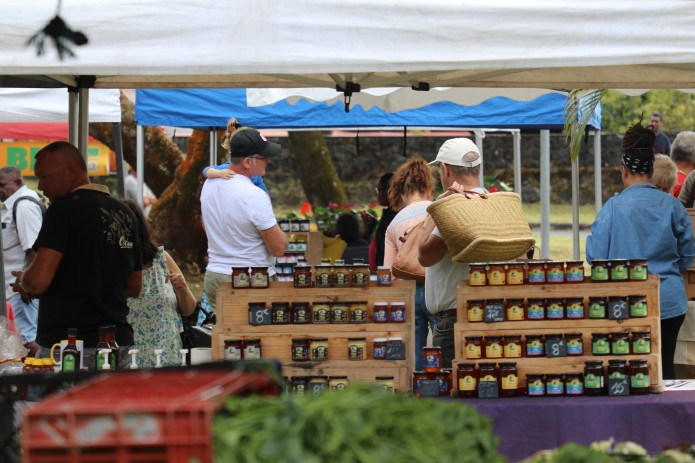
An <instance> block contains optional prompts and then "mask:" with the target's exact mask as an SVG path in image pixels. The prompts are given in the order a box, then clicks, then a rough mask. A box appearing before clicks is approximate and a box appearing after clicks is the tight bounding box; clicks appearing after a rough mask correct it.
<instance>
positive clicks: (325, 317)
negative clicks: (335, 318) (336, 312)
mask: <svg viewBox="0 0 695 463" xmlns="http://www.w3.org/2000/svg"><path fill="white" fill-rule="evenodd" d="M331 320H332V312H331V304H330V303H328V302H314V304H313V305H312V306H311V321H312V322H313V323H317V324H318V323H330V322H331Z"/></svg>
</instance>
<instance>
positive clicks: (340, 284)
mask: <svg viewBox="0 0 695 463" xmlns="http://www.w3.org/2000/svg"><path fill="white" fill-rule="evenodd" d="M333 286H335V287H336V288H348V287H350V286H352V269H351V268H350V266H349V265H340V266H339V265H337V264H336V266H335V267H334V271H333Z"/></svg>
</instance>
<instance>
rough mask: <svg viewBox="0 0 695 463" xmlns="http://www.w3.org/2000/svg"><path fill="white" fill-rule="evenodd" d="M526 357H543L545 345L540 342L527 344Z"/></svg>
mask: <svg viewBox="0 0 695 463" xmlns="http://www.w3.org/2000/svg"><path fill="white" fill-rule="evenodd" d="M526 355H528V356H529V357H537V356H540V355H543V343H542V342H541V341H539V340H535V341H531V342H527V343H526Z"/></svg>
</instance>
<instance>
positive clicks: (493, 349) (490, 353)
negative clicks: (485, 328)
mask: <svg viewBox="0 0 695 463" xmlns="http://www.w3.org/2000/svg"><path fill="white" fill-rule="evenodd" d="M501 339H502V338H501V337H500V336H485V358H489V359H499V358H502V344H501Z"/></svg>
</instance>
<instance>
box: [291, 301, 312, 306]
mask: <svg viewBox="0 0 695 463" xmlns="http://www.w3.org/2000/svg"><path fill="white" fill-rule="evenodd" d="M292 305H293V306H295V305H309V303H308V302H304V301H301V302H300V301H294V302H293V303H292Z"/></svg>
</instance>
